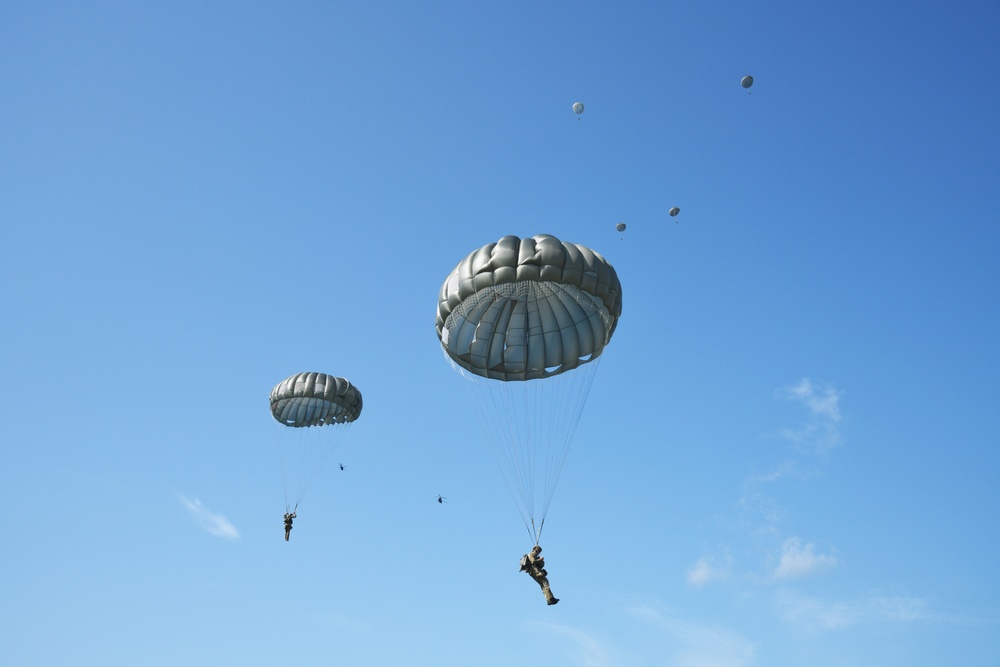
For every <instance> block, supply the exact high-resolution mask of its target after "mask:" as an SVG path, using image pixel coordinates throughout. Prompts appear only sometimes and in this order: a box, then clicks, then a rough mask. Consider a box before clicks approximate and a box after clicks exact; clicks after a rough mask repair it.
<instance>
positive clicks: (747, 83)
mask: <svg viewBox="0 0 1000 667" xmlns="http://www.w3.org/2000/svg"><path fill="white" fill-rule="evenodd" d="M740 85H741V86H743V87H744V88H749V87H750V86H752V85H753V77H752V76H750V75H749V74H747V75H746V76H745V77H743V79H742V80H741V81H740Z"/></svg>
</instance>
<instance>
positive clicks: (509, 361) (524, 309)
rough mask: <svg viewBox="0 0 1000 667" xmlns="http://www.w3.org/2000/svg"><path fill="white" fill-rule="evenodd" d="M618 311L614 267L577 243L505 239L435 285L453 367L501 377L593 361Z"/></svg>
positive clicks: (527, 376) (439, 323)
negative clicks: (439, 285) (439, 287)
mask: <svg viewBox="0 0 1000 667" xmlns="http://www.w3.org/2000/svg"><path fill="white" fill-rule="evenodd" d="M621 311H622V297H621V284H620V283H619V281H618V275H617V273H616V272H615V269H614V267H613V266H611V264H610V263H608V261H607V260H605V259H604V257H602V256H601V255H600V254H599V253H597V252H595V251H593V250H591V249H590V248H587V247H585V246H582V245H578V244H574V243H564V242H562V241H560V240H559V239H557V238H556V237H554V236H550V235H547V234H541V235H538V236H533V237H530V238H523V239H522V238H519V237H517V236H505V237H503V238H502V239H500V240H499V241H497V242H496V243H490V244H487V245H485V246H483V247H482V248H480V249H478V250H474V251H473V252H471V253H470V254H469V255H468V256H467V257H466V258H465V259H463V260H462V261H461V262H459V263H458V265H457V266H456V267H455V269H454V270H453V271H452V272H451V274H450V275H449V276H448V278H447V279H446V280H445V281H444V284H443V285H442V286H441V291H440V294H439V296H438V310H437V318H436V321H435V328H436V329H437V334H438V338H439V339H440V340H441V346H442V347H443V348H444V350H445V353H446V354H447V355H448V357H449V358H450V359H451V360H452V361H453V362H454V363H455V364H457V365H458V366H460V367H462V368H464V369H466V370H468V371H470V372H472V373H474V374H475V375H479V376H482V377H486V378H493V379H497V380H502V381H516V380H533V379H538V378H543V377H550V376H553V375H558V374H560V373H562V372H564V371H568V370H571V369H573V368H576V367H578V366H580V365H581V364H585V363H587V362H589V361H592V360H594V359H596V358H597V357H598V356H600V354H601V352H602V351H603V350H604V346H605V345H607V343H608V341H609V340H610V339H611V335H612V334H613V333H614V330H615V327H616V326H617V324H618V318H619V316H620V315H621Z"/></svg>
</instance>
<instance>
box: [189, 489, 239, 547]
mask: <svg viewBox="0 0 1000 667" xmlns="http://www.w3.org/2000/svg"><path fill="white" fill-rule="evenodd" d="M177 498H178V500H180V501H181V504H182V505H183V506H184V507H185V508H187V511H188V512H189V513H190V514H191V517H192V518H193V519H194V520H195V522H197V523H198V525H199V526H201V527H202V528H204V529H205V531H206V532H208V533H209V534H210V535H215V536H216V537H222V538H224V539H227V540H236V539H239V537H240V533H239V531H238V530H236V527H235V526H234V525H233V524H231V523H230V522H229V520H228V519H227V518H226V517H224V516H223V515H221V514H214V513H213V512H209V511H208V510H207V509H205V506H204V505H202V504H201V501H200V500H198V499H197V498H196V499H194V500H192V499H190V498H187V497H185V496H183V495H181V494H177Z"/></svg>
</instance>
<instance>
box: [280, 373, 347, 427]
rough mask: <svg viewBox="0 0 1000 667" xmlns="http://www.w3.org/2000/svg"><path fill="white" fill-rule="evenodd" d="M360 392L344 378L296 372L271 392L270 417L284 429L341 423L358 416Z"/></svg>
mask: <svg viewBox="0 0 1000 667" xmlns="http://www.w3.org/2000/svg"><path fill="white" fill-rule="evenodd" d="M361 405H362V403H361V392H360V391H358V389H357V388H356V387H355V386H354V385H352V384H351V383H350V382H348V381H347V380H345V379H344V378H339V377H336V376H333V375H327V374H326V373H298V374H296V375H293V376H291V377H289V378H285V379H284V380H282V381H281V382H279V383H278V384H276V385H275V386H274V389H272V390H271V414H272V415H273V416H274V418H275V419H276V420H278V421H279V422H280V423H282V424H284V425H285V426H291V427H294V428H301V427H306V426H323V425H325V424H343V423H346V422H352V421H354V420H355V419H357V418H358V417H359V416H360V415H361Z"/></svg>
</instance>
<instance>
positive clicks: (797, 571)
mask: <svg viewBox="0 0 1000 667" xmlns="http://www.w3.org/2000/svg"><path fill="white" fill-rule="evenodd" d="M836 566H837V558H836V557H835V556H828V555H825V554H818V553H816V551H815V545H813V544H812V543H809V544H803V543H802V540H800V539H799V538H797V537H790V538H788V539H787V540H785V541H784V543H783V544H782V545H781V555H780V556H779V558H778V567H777V568H775V570H774V575H773V576H774V579H775V580H782V579H798V578H800V577H804V576H806V575H809V574H813V573H815V572H819V571H821V570H829V569H832V568H834V567H836Z"/></svg>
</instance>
